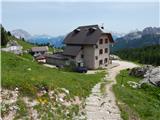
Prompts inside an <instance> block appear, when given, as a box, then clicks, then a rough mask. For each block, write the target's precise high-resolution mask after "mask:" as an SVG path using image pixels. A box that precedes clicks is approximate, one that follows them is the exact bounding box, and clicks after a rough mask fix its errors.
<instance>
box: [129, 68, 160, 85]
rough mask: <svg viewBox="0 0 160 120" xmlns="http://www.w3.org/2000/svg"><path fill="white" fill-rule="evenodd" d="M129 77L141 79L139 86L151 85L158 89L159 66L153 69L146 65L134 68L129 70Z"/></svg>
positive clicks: (159, 82)
mask: <svg viewBox="0 0 160 120" xmlns="http://www.w3.org/2000/svg"><path fill="white" fill-rule="evenodd" d="M129 75H132V76H136V77H143V80H142V81H140V83H141V84H143V83H151V84H153V85H156V86H159V87H160V66H159V67H154V66H151V65H146V66H143V67H136V68H133V69H131V70H130V72H129Z"/></svg>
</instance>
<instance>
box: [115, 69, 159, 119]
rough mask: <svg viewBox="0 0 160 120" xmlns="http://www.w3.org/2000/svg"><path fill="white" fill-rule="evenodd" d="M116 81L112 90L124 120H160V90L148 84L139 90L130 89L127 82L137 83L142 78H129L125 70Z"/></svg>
mask: <svg viewBox="0 0 160 120" xmlns="http://www.w3.org/2000/svg"><path fill="white" fill-rule="evenodd" d="M122 76H123V77H122ZM116 79H117V84H116V85H114V86H113V90H114V92H115V95H116V98H117V100H118V102H117V103H118V105H119V107H120V110H121V116H122V118H123V119H124V120H128V119H131V118H135V119H138V118H140V119H141V120H158V119H159V118H160V114H159V113H160V101H159V100H160V89H159V88H158V87H155V86H152V85H148V84H144V85H142V86H141V87H140V88H138V87H137V88H136V87H132V86H131V85H130V84H129V83H130V82H129V81H132V82H135V83H138V82H139V81H140V80H141V79H142V78H137V77H133V76H129V75H128V71H127V70H123V71H121V72H120V74H119V75H118V76H117V77H116Z"/></svg>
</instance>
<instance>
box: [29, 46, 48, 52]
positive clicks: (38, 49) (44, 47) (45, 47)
mask: <svg viewBox="0 0 160 120" xmlns="http://www.w3.org/2000/svg"><path fill="white" fill-rule="evenodd" d="M31 51H32V52H43V51H45V52H47V51H48V46H43V47H32V48H31Z"/></svg>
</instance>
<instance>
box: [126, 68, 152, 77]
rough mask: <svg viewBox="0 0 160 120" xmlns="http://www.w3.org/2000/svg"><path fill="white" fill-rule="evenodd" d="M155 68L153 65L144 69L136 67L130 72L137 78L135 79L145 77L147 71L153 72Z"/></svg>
mask: <svg viewBox="0 0 160 120" xmlns="http://www.w3.org/2000/svg"><path fill="white" fill-rule="evenodd" d="M153 68H154V67H153V66H151V65H146V66H143V67H135V68H133V69H131V70H130V72H129V75H131V76H135V77H144V75H145V74H146V72H147V71H150V70H152V69H153Z"/></svg>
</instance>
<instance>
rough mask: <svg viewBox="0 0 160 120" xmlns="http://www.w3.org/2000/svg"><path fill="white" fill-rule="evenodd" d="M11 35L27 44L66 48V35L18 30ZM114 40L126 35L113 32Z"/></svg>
mask: <svg viewBox="0 0 160 120" xmlns="http://www.w3.org/2000/svg"><path fill="white" fill-rule="evenodd" d="M11 34H12V35H14V36H15V37H16V38H24V39H25V40H26V41H27V42H30V43H34V44H39V45H40V44H47V43H49V44H50V45H52V46H54V47H56V48H59V47H62V46H64V44H63V40H64V37H65V35H62V36H57V37H53V36H50V35H31V34H30V33H28V32H27V31H25V30H22V29H16V30H13V31H11ZM112 36H113V39H114V40H115V39H117V38H119V37H122V36H124V34H121V33H116V32H112Z"/></svg>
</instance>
